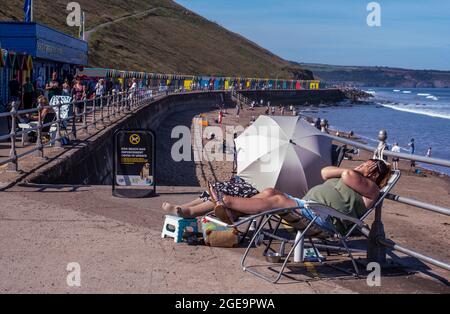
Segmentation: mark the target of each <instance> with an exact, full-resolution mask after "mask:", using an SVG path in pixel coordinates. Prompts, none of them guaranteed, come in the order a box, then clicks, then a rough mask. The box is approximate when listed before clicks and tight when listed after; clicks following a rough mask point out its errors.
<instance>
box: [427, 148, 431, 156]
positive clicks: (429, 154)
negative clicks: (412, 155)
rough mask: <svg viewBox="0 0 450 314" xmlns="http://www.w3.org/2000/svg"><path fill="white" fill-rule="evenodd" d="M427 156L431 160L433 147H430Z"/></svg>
mask: <svg viewBox="0 0 450 314" xmlns="http://www.w3.org/2000/svg"><path fill="white" fill-rule="evenodd" d="M426 156H427V157H430V158H431V146H430V147H428V150H427V155H426Z"/></svg>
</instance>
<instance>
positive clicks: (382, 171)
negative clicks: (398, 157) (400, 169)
mask: <svg viewBox="0 0 450 314" xmlns="http://www.w3.org/2000/svg"><path fill="white" fill-rule="evenodd" d="M370 160H371V161H373V162H375V163H376V165H377V170H376V171H377V172H378V178H377V180H376V181H375V183H376V184H377V185H378V187H379V188H380V189H381V188H383V187H384V186H385V185H386V184H387V182H388V181H389V178H390V177H391V165H390V164H388V163H386V162H385V161H384V160H382V159H370Z"/></svg>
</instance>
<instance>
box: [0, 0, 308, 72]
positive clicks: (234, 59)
mask: <svg viewBox="0 0 450 314" xmlns="http://www.w3.org/2000/svg"><path fill="white" fill-rule="evenodd" d="M3 2H5V3H3ZM3 2H2V6H1V7H0V20H2V21H5V20H22V19H23V12H22V7H23V0H8V1H3ZM67 3H68V1H66V0H40V1H35V20H36V21H37V22H39V23H43V24H46V25H49V26H50V27H53V28H56V29H59V30H61V31H63V32H66V33H69V34H71V35H74V36H77V35H78V28H76V27H73V28H70V27H68V26H67V25H66V16H67V14H68V12H67V11H66V5H67ZM78 3H80V5H81V8H82V10H83V11H85V12H86V23H87V24H86V30H92V31H91V32H89V34H88V35H89V47H90V56H89V62H90V65H91V66H95V67H105V68H117V69H128V70H133V71H148V72H162V73H181V74H205V75H224V76H247V77H261V78H268V77H273V78H275V77H278V78H286V79H291V78H296V79H312V78H313V75H312V72H311V71H308V70H304V69H303V68H302V67H301V66H299V65H296V64H292V63H291V62H289V61H286V60H284V59H282V58H280V57H278V56H276V55H274V54H273V53H271V52H270V51H268V50H266V49H264V48H262V47H260V46H258V45H257V44H255V43H253V42H251V41H249V40H248V39H246V38H244V37H242V36H240V35H238V34H235V33H233V32H230V31H228V30H226V29H225V28H223V27H221V26H220V25H218V24H216V23H213V22H211V21H208V20H207V19H205V18H203V17H201V16H199V15H197V14H195V13H193V12H192V11H189V10H187V9H186V8H184V7H182V6H180V5H178V4H176V3H175V2H173V1H171V0H127V1H123V0H95V1H91V0H78Z"/></svg>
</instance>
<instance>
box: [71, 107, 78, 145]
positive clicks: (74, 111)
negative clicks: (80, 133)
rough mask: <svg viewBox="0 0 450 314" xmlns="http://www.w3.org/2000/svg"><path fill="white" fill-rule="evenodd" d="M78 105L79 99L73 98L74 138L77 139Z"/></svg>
mask: <svg viewBox="0 0 450 314" xmlns="http://www.w3.org/2000/svg"><path fill="white" fill-rule="evenodd" d="M77 105H78V101H75V100H73V99H72V115H73V119H72V135H73V138H74V140H76V139H77V124H76V123H77V109H76V107H77Z"/></svg>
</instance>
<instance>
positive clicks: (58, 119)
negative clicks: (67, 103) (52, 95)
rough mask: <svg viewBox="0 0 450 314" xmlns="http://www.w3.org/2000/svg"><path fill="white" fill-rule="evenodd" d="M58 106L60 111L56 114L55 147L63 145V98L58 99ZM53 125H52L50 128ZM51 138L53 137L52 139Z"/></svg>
mask: <svg viewBox="0 0 450 314" xmlns="http://www.w3.org/2000/svg"><path fill="white" fill-rule="evenodd" d="M56 106H57V108H58V110H57V111H58V112H57V114H56V134H55V147H62V143H61V100H60V99H59V100H58V104H57V105H56ZM51 127H52V125H50V128H51ZM50 140H51V139H50Z"/></svg>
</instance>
